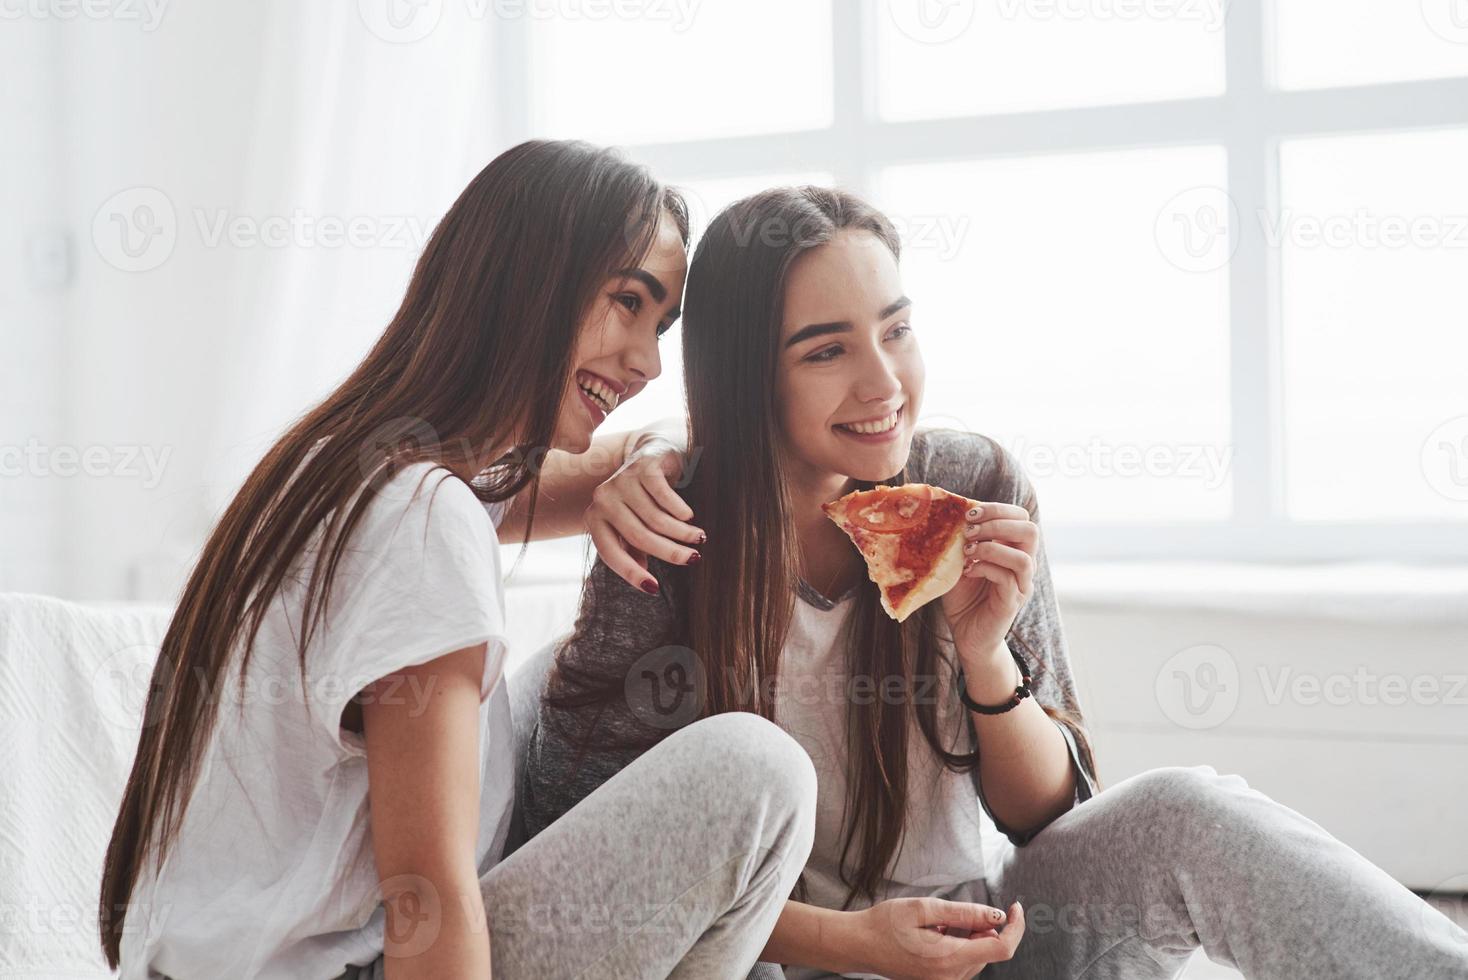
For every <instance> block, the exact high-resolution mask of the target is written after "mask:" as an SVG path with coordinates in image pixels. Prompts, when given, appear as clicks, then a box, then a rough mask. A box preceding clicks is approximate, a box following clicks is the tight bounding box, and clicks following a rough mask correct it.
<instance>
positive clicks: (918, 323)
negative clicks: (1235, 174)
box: [881, 147, 1232, 523]
mask: <svg viewBox="0 0 1468 980" xmlns="http://www.w3.org/2000/svg"><path fill="white" fill-rule="evenodd" d="M1225 173H1226V167H1225V157H1224V152H1223V150H1222V148H1220V147H1187V148H1169V149H1149V150H1136V151H1126V152H1112V153H1094V154H1076V155H1067V156H1054V157H1038V158H1027V159H1005V160H993V161H984V162H975V163H961V164H942V165H922V166H911V167H897V168H893V169H890V170H888V171H887V172H886V173H885V174H884V176H883V179H882V181H881V202H882V203H883V204H884V205H885V206H886V207H888V208H889V209H890V213H891V214H892V216H893V218H894V219H895V220H896V221H898V222H899V224H900V226H901V227H902V230H903V231H904V240H905V241H906V243H907V245H906V249H905V251H904V253H903V258H902V265H903V279H904V283H905V285H906V288H907V292H908V295H909V296H911V297H912V298H913V301H914V304H915V312H914V326H915V327H916V329H917V334H918V338H919V341H920V343H921V344H922V347H923V353H924V360H925V361H926V363H927V368H928V381H927V393H926V395H925V397H924V408H923V417H924V419H925V420H926V421H930V422H933V423H936V424H944V425H952V426H955V427H959V428H964V429H968V430H972V431H977V432H982V433H985V434H987V435H990V436H992V437H994V438H996V439H998V440H999V441H1000V442H1001V443H1002V444H1003V445H1005V446H1006V447H1007V448H1009V449H1010V450H1011V451H1013V452H1014V453H1015V454H1016V456H1017V457H1018V458H1019V460H1020V462H1021V463H1022V465H1023V466H1024V468H1025V470H1026V472H1027V473H1028V474H1029V475H1030V477H1031V478H1032V479H1033V480H1034V481H1035V483H1036V486H1037V488H1038V492H1039V493H1040V497H1041V501H1042V507H1043V508H1044V511H1045V514H1046V515H1047V520H1048V521H1050V522H1054V523H1070V522H1079V521H1123V520H1125V521H1151V520H1159V521H1161V520H1174V519H1200V520H1209V519H1220V518H1224V517H1226V516H1228V514H1229V513H1230V510H1231V487H1232V483H1231V478H1230V474H1229V462H1230V459H1231V455H1232V454H1231V451H1230V448H1229V412H1228V364H1229V358H1228V282H1227V275H1228V273H1227V255H1226V253H1225V254H1219V255H1215V256H1212V257H1211V260H1210V261H1199V260H1198V258H1197V256H1196V255H1189V254H1187V253H1181V252H1179V251H1178V250H1177V248H1176V246H1175V245H1174V243H1173V239H1172V238H1171V237H1170V236H1172V235H1173V234H1174V233H1173V230H1172V227H1171V226H1172V219H1173V217H1174V216H1175V215H1176V214H1177V213H1178V204H1177V203H1176V202H1177V201H1183V202H1185V203H1187V204H1189V207H1190V208H1193V209H1198V208H1201V205H1198V204H1196V203H1195V202H1196V200H1197V198H1198V195H1199V194H1200V193H1205V192H1206V193H1212V194H1215V195H1217V196H1218V197H1220V198H1221V197H1223V192H1222V191H1221V190H1217V188H1221V187H1222V186H1223V185H1224V182H1225V179H1226V177H1225ZM1209 188H1213V189H1214V190H1212V191H1211V192H1208V189H1209ZM1203 203H1204V204H1206V205H1207V206H1209V207H1212V206H1213V205H1214V203H1215V202H1214V201H1213V199H1212V197H1206V194H1205V200H1204V202H1203ZM1209 227H1210V228H1211V227H1213V226H1212V225H1211V224H1210V225H1209ZM1200 254H1201V253H1200Z"/></svg>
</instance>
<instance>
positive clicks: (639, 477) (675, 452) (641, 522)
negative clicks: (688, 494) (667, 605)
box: [586, 438, 707, 594]
mask: <svg viewBox="0 0 1468 980" xmlns="http://www.w3.org/2000/svg"><path fill="white" fill-rule="evenodd" d="M683 466H684V453H683V450H682V449H680V448H679V447H678V446H676V445H674V444H673V443H671V442H668V441H667V440H665V439H657V438H654V439H647V440H645V441H644V442H643V443H642V444H641V445H639V446H637V447H636V448H634V449H633V450H631V451H630V452H628V454H627V459H626V461H625V462H624V463H623V464H622V466H621V468H620V469H618V470H617V471H616V472H615V473H613V474H612V475H611V476H610V477H609V478H608V479H607V480H606V481H605V482H604V483H602V484H601V485H600V486H598V487H597V488H596V489H595V490H594V491H592V494H591V505H590V506H589V507H587V508H586V528H587V530H588V531H589V532H590V534H591V540H592V543H593V544H595V545H596V550H597V553H598V554H599V555H600V556H601V560H602V561H603V562H605V563H606V565H607V567H608V568H610V569H611V570H612V571H613V572H615V573H616V574H617V575H619V576H620V577H621V578H623V579H625V580H626V581H627V582H628V584H630V585H632V586H633V587H635V588H639V589H642V590H643V591H644V592H649V593H652V594H656V593H657V591H658V585H657V580H656V579H655V578H653V576H652V573H651V572H649V571H648V568H647V560H648V558H649V557H652V558H658V559H660V560H662V561H665V562H667V563H668V564H670V565H691V564H693V563H694V562H697V561H698V560H699V558H700V557H701V556H700V555H699V553H698V550H697V546H698V545H700V544H702V543H703V542H704V541H705V540H706V539H707V538H706V535H705V534H704V532H703V531H702V530H701V529H699V528H698V527H696V526H695V525H693V524H692V523H690V522H691V521H692V520H693V510H692V508H690V507H689V506H688V504H687V503H685V502H684V500H683V498H682V497H680V496H678V493H677V491H676V490H674V489H673V483H672V481H673V480H676V479H678V478H679V476H680V475H681V474H682V472H683Z"/></svg>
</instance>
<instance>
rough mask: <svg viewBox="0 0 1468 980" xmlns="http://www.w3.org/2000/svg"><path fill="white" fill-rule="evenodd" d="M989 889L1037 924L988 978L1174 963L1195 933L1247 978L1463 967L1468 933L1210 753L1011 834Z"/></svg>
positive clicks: (1055, 976)
mask: <svg viewBox="0 0 1468 980" xmlns="http://www.w3.org/2000/svg"><path fill="white" fill-rule="evenodd" d="M1444 819H1459V817H1458V816H1449V815H1447V814H1445V815H1444ZM988 890H989V896H990V902H989V904H991V905H996V906H998V907H1000V908H1006V907H1008V905H1009V903H1010V902H1012V901H1014V900H1016V899H1018V900H1019V901H1020V902H1021V903H1022V904H1023V905H1024V908H1025V916H1026V929H1025V936H1024V939H1023V940H1022V941H1021V942H1020V945H1019V949H1018V950H1017V951H1016V954H1015V957H1014V959H1012V960H1010V961H1009V962H1005V963H998V964H994V965H992V966H990V967H988V968H987V969H986V970H985V971H984V973H983V977H984V980H1150V978H1161V977H1175V976H1177V975H1178V973H1179V972H1180V971H1181V970H1182V969H1183V967H1184V965H1185V963H1186V962H1187V960H1188V959H1189V957H1190V956H1191V955H1192V954H1193V952H1194V951H1195V950H1197V949H1198V948H1199V947H1201V948H1202V949H1204V950H1205V951H1206V952H1207V954H1208V955H1209V956H1210V957H1211V958H1212V959H1214V960H1216V961H1218V962H1221V963H1227V964H1230V965H1232V966H1234V967H1236V968H1237V969H1238V970H1239V971H1240V972H1241V973H1243V974H1244V976H1246V977H1249V978H1251V980H1353V978H1359V980H1367V978H1370V980H1397V978H1400V980H1450V978H1456V980H1464V978H1468V933H1465V932H1464V931H1463V930H1462V929H1460V928H1458V927H1457V926H1456V925H1454V924H1453V923H1452V922H1451V921H1450V920H1449V919H1448V918H1447V917H1446V916H1444V915H1443V914H1442V913H1440V912H1438V911H1437V910H1436V909H1434V908H1432V907H1431V906H1430V905H1428V904H1427V903H1426V902H1424V901H1423V900H1422V899H1420V898H1418V897H1417V896H1416V895H1414V894H1412V892H1410V891H1408V890H1407V889H1406V888H1404V887H1402V885H1400V884H1398V883H1397V882H1396V881H1395V880H1394V879H1392V878H1391V877H1390V876H1389V875H1387V874H1386V872H1384V871H1382V870H1381V869H1380V868H1377V867H1376V866H1375V865H1373V864H1371V862H1369V861H1367V860H1366V859H1365V858H1363V857H1362V856H1361V855H1360V854H1358V853H1356V852H1355V851H1353V850H1352V849H1351V848H1349V847H1347V846H1346V845H1345V844H1343V843H1341V842H1340V841H1338V840H1336V839H1335V838H1334V837H1332V836H1331V835H1330V834H1328V833H1326V831H1325V830H1323V829H1322V828H1321V827H1320V826H1319V825H1318V824H1316V823H1314V822H1313V821H1311V820H1309V819H1307V818H1305V817H1303V816H1301V815H1300V814H1299V813H1296V812H1295V811H1294V810H1291V809H1290V808H1289V807H1286V806H1284V805H1283V804H1280V803H1277V802H1275V801H1274V800H1272V799H1270V798H1269V797H1267V796H1265V795H1264V794H1263V793H1260V792H1259V791H1258V790H1255V789H1252V788H1251V787H1250V786H1249V785H1248V783H1247V782H1245V780H1244V779H1243V777H1241V776H1237V775H1219V773H1218V772H1217V771H1215V770H1214V769H1213V767H1211V766H1193V767H1188V768H1179V767H1169V768H1162V769H1153V770H1151V771H1149V772H1145V773H1141V774H1139V775H1137V776H1133V777H1132V778H1130V779H1127V780H1124V781H1122V782H1119V783H1117V784H1116V785H1114V786H1111V787H1108V788H1107V789H1105V790H1104V791H1102V792H1101V793H1098V794H1097V795H1096V796H1094V797H1093V798H1092V799H1090V800H1089V801H1087V802H1086V803H1083V804H1081V805H1079V806H1077V807H1075V808H1074V809H1073V810H1071V811H1070V812H1068V813H1066V814H1064V815H1063V816H1061V817H1060V818H1059V819H1057V820H1056V821H1055V822H1054V823H1052V824H1050V825H1049V826H1048V827H1046V828H1045V829H1044V830H1043V831H1041V833H1040V834H1039V835H1037V836H1036V837H1035V838H1034V839H1033V840H1031V841H1030V843H1028V844H1026V845H1025V846H1023V847H1014V846H1012V845H1010V844H1009V843H1008V842H1007V841H1006V842H1005V844H1004V847H1003V848H1001V849H1000V850H999V851H998V860H997V864H996V866H995V867H994V868H993V869H992V870H991V872H990V874H989V882H988Z"/></svg>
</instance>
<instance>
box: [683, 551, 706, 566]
mask: <svg viewBox="0 0 1468 980" xmlns="http://www.w3.org/2000/svg"><path fill="white" fill-rule="evenodd" d="M701 561H703V555H700V554H699V553H698V552H696V551H695V552H694V553H693V554H691V555H689V556H688V560H687V561H685V562H684V563H683V564H685V565H697V564H698V563H699V562H701Z"/></svg>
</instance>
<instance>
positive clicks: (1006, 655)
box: [959, 640, 1024, 705]
mask: <svg viewBox="0 0 1468 980" xmlns="http://www.w3.org/2000/svg"><path fill="white" fill-rule="evenodd" d="M959 662H960V665H961V666H962V667H963V686H964V690H966V691H967V692H968V696H969V697H970V698H972V699H973V700H974V701H977V702H978V703H979V704H982V705H995V704H1002V703H1004V702H1005V701H1008V700H1009V699H1010V697H1011V696H1012V695H1013V694H1014V690H1015V688H1017V687H1019V686H1020V684H1022V683H1024V676H1023V675H1022V674H1021V673H1020V669H1019V665H1018V664H1016V663H1015V662H1014V655H1013V654H1012V653H1010V651H1009V644H1008V643H1006V642H1004V641H1003V640H1000V641H999V643H998V645H996V646H994V647H992V648H990V649H989V650H988V651H986V652H983V653H979V654H976V655H967V656H960V657H959Z"/></svg>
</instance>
